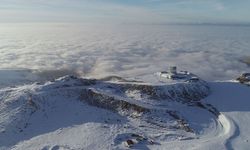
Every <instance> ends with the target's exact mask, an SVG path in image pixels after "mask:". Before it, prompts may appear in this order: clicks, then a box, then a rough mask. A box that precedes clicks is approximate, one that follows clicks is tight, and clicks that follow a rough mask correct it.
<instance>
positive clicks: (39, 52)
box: [0, 23, 250, 80]
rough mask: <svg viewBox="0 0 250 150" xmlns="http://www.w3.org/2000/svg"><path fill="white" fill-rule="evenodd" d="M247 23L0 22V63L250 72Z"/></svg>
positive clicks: (224, 76) (92, 71) (65, 69)
mask: <svg viewBox="0 0 250 150" xmlns="http://www.w3.org/2000/svg"><path fill="white" fill-rule="evenodd" d="M245 56H250V27H247V26H211V25H210V26H208V25H207V26H202V25H193V26H191V25H112V26H111V25H91V24H38V23H33V24H15V23H13V24H0V68H1V69H6V68H9V69H17V68H25V69H35V70H39V72H40V73H41V74H43V75H45V76H50V75H55V74H60V75H64V74H74V73H77V74H80V75H82V76H87V77H97V78H98V77H104V76H108V75H120V76H124V77H136V76H139V75H144V74H149V73H154V72H156V71H163V70H167V68H168V67H169V66H171V65H176V66H178V68H179V69H181V70H188V71H190V72H193V73H195V74H197V75H199V76H201V77H202V78H204V79H206V80H228V79H233V78H235V77H237V76H238V75H239V74H240V73H242V72H250V70H249V67H248V66H247V64H244V63H243V62H242V61H240V59H242V58H243V57H245Z"/></svg>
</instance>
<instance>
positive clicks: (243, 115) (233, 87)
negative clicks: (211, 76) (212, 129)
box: [205, 82, 250, 150]
mask: <svg viewBox="0 0 250 150" xmlns="http://www.w3.org/2000/svg"><path fill="white" fill-rule="evenodd" d="M210 84H211V87H212V92H213V93H212V94H211V95H210V96H209V97H208V98H206V99H205V101H206V102H207V103H210V104H212V105H213V106H215V107H216V108H217V109H218V110H219V111H220V112H221V116H220V117H219V122H220V123H221V125H222V126H223V130H224V133H223V134H224V136H221V137H219V139H218V143H216V144H215V145H220V144H222V145H223V146H224V147H225V148H226V149H228V150H234V149H241V150H248V149H249V147H250V142H249V140H250V129H249V125H250V87H248V86H246V85H242V84H239V83H235V82H214V83H210ZM215 139H217V138H215ZM220 142H221V143H220Z"/></svg>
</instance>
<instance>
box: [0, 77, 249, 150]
mask: <svg viewBox="0 0 250 150" xmlns="http://www.w3.org/2000/svg"><path fill="white" fill-rule="evenodd" d="M249 91H250V88H249V87H247V86H245V85H241V84H239V83H236V82H214V83H207V82H205V81H202V80H199V81H196V82H185V81H183V82H178V83H171V84H167V83H161V84H156V83H154V84H150V83H145V82H137V81H134V80H127V79H123V78H120V77H107V78H104V79H99V80H96V79H83V78H77V77H74V76H65V77H62V78H59V79H57V80H55V81H50V82H46V83H34V84H29V85H23V86H18V87H12V88H10V87H8V88H3V89H0V99H1V100H0V149H4V150H5V149H18V150H23V149H27V150H28V149H30V150H34V149H35V150H36V149H42V150H57V149H91V150H92V149H128V148H131V149H233V148H235V149H237V148H240V149H247V148H248V147H249V143H248V140H249V134H248V133H250V131H249V129H248V128H247V124H248V122H249V121H250V118H249V108H250V107H249V102H248V101H247V98H248V97H249V96H250V92H249ZM242 132H244V133H242Z"/></svg>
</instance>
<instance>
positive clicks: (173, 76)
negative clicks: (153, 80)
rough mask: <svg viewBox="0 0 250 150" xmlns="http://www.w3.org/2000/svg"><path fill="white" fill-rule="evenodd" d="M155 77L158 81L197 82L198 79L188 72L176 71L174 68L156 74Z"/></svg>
mask: <svg viewBox="0 0 250 150" xmlns="http://www.w3.org/2000/svg"><path fill="white" fill-rule="evenodd" d="M156 75H157V76H158V77H159V78H160V80H161V81H162V80H166V79H168V80H187V81H190V82H195V81H198V80H199V78H198V77H197V76H195V75H194V74H192V73H190V72H188V71H179V72H178V71H177V67H176V66H170V67H169V69H168V71H162V72H157V73H156Z"/></svg>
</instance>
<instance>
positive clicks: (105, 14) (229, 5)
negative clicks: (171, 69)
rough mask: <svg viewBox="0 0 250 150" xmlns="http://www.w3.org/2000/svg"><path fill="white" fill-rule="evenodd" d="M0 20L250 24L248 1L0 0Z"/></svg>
mask: <svg viewBox="0 0 250 150" xmlns="http://www.w3.org/2000/svg"><path fill="white" fill-rule="evenodd" d="M0 22H88V23H89V22H90V23H92V22H97V23H146V24H162V23H215V24H216V23H223V24H224V23H228V24H230V23H231V24H240V23H243V24H245V23H247V24H249V23H250V0H0Z"/></svg>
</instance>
